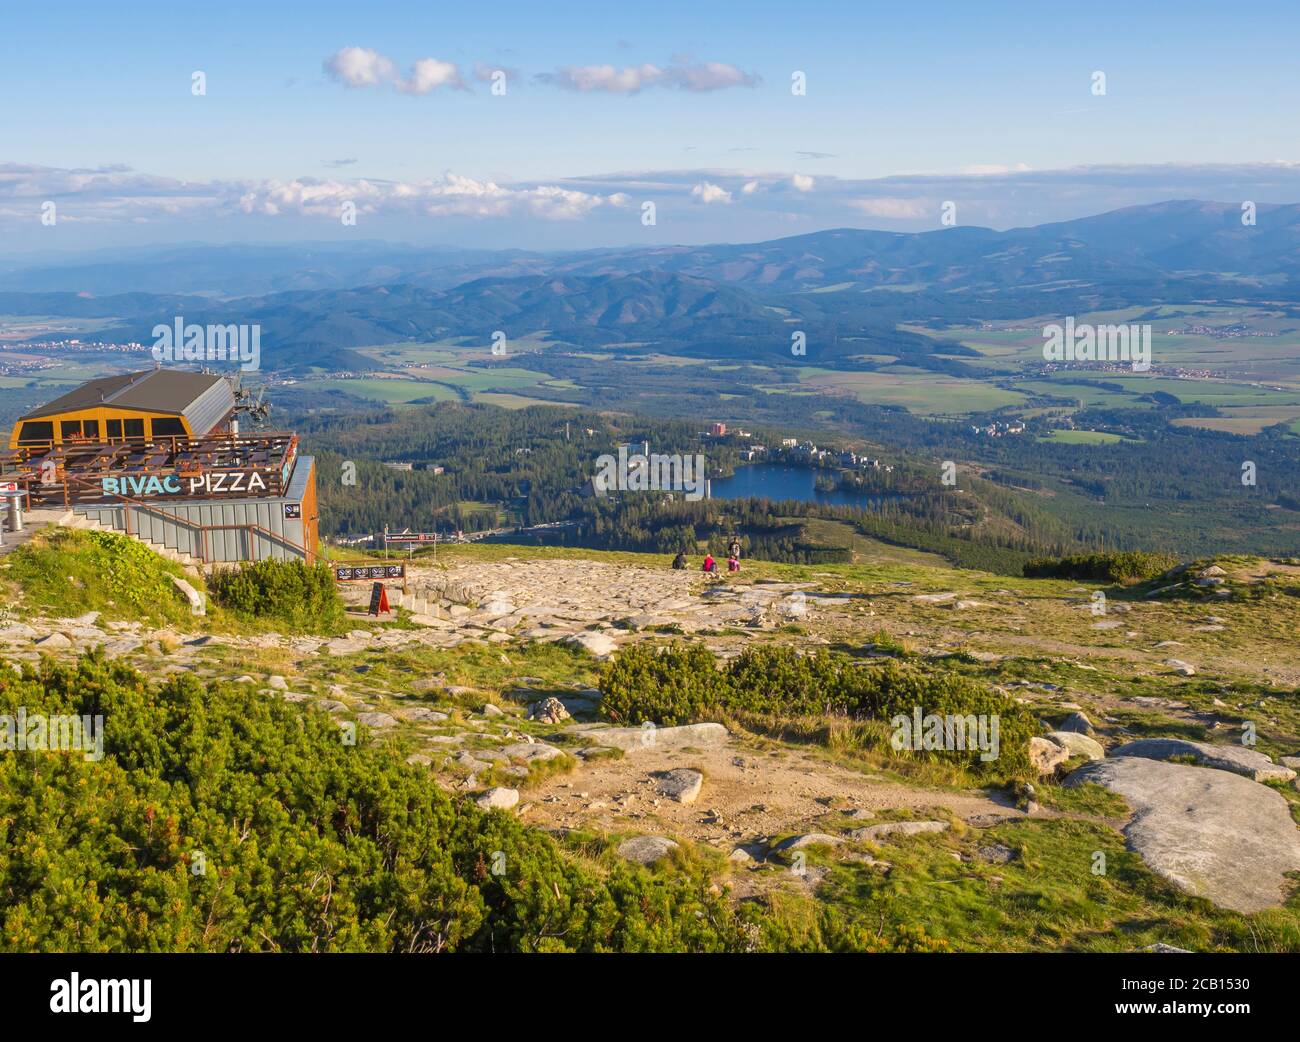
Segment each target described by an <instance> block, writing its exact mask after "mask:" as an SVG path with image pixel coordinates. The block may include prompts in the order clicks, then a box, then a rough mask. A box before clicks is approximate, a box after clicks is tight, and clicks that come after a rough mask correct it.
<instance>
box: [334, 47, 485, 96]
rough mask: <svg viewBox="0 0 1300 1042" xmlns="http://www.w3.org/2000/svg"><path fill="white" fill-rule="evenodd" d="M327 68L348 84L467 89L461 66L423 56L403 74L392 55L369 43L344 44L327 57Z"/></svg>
mask: <svg viewBox="0 0 1300 1042" xmlns="http://www.w3.org/2000/svg"><path fill="white" fill-rule="evenodd" d="M324 65H325V71H326V72H327V73H328V74H329V75H330V76H331V77H332V78H333V79H335V80H337V81H338V82H339V83H341V84H343V86H345V87H356V88H364V87H382V86H390V87H392V88H393V89H394V90H397V91H400V92H401V93H403V94H428V93H429V92H430V91H434V90H437V89H438V88H439V87H451V88H454V89H456V90H467V89H468V88H467V87H466V86H465V78H464V77H463V76H462V75H461V72H460V66H458V65H457V64H456V63H455V62H448V61H442V60H440V59H438V58H420V59H419V60H417V61H416V62H415V64H414V65H412V66H411V74H410V75H409V76H405V77H404V76H401V75H400V74H399V73H398V71H397V65H396V64H395V63H394V62H393V60H392V59H391V58H388V57H385V56H384V55H382V54H380V53H379V52H378V51H372V50H370V49H369V48H368V47H344V48H342V49H341V50H338V51H335V52H334V53H333V54H332V55H330V56H329V57H328V58H326V59H325V62H324Z"/></svg>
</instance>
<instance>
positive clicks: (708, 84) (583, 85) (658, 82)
mask: <svg viewBox="0 0 1300 1042" xmlns="http://www.w3.org/2000/svg"><path fill="white" fill-rule="evenodd" d="M537 79H538V80H539V81H541V82H542V83H550V84H553V85H554V86H557V87H563V88H564V89H566V90H573V91H580V92H583V93H604V94H638V93H640V92H641V91H643V90H645V89H647V88H649V87H667V88H675V89H677V90H687V91H693V92H695V93H703V92H706V91H714V90H725V89H726V88H728V87H754V86H757V85H758V84H759V83H761V82H762V80H761V79H760V77H759V76H757V75H756V74H754V73H749V72H744V71H743V70H741V69H739V68H737V67H736V66H734V65H728V64H727V63H726V62H693V61H690V60H685V61H679V62H675V63H673V64H671V65H665V66H659V65H652V64H650V63H649V62H646V63H643V64H641V65H626V66H623V67H622V68H617V67H615V66H613V65H565V66H562V67H561V68H559V69H556V70H555V71H554V72H544V73H539V74H538V76H537Z"/></svg>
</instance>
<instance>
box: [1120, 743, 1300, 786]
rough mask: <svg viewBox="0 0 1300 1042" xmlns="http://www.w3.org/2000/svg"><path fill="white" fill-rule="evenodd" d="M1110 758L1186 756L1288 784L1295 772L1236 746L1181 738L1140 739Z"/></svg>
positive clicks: (1253, 779)
mask: <svg viewBox="0 0 1300 1042" xmlns="http://www.w3.org/2000/svg"><path fill="white" fill-rule="evenodd" d="M1110 754H1111V756H1141V757H1142V758H1144V759H1147V760H1172V759H1174V757H1177V756H1190V757H1192V758H1194V759H1195V760H1196V762H1197V763H1198V764H1201V765H1203V766H1205V767H1213V768H1215V769H1216V770H1220V771H1232V772H1233V773H1234V774H1240V775H1242V776H1244V777H1246V778H1249V779H1251V780H1252V781H1257V782H1264V781H1290V780H1291V779H1292V778H1294V777H1295V776H1296V772H1295V771H1293V770H1291V768H1290V767H1283V766H1280V765H1279V764H1275V763H1274V762H1273V761H1272V760H1271V759H1270V758H1269V757H1267V756H1265V755H1264V754H1263V753H1257V752H1255V750H1254V749H1247V748H1245V747H1244V746H1237V745H1210V744H1208V743H1207V742H1189V741H1185V740H1184V739H1181V738H1143V739H1141V740H1140V741H1136V742H1128V743H1127V744H1125V745H1121V746H1119V748H1117V749H1112V750H1111V752H1110Z"/></svg>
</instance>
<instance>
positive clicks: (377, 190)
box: [239, 173, 629, 221]
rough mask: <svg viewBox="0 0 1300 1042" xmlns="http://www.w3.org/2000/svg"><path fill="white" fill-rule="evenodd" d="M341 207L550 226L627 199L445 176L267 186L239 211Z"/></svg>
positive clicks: (322, 213) (305, 212)
mask: <svg viewBox="0 0 1300 1042" xmlns="http://www.w3.org/2000/svg"><path fill="white" fill-rule="evenodd" d="M345 202H350V203H352V204H354V205H355V206H356V208H357V213H359V214H392V213H416V214H424V215H426V216H429V217H511V216H532V217H538V218H542V219H543V220H553V221H555V220H576V219H578V218H581V217H585V216H586V215H587V214H589V213H590V212H591V211H592V210H594V209H596V208H598V207H602V206H612V207H622V206H626V205H627V204H628V202H629V199H628V197H627V196H626V195H624V194H622V193H618V192H615V193H613V194H612V195H596V194H593V193H590V192H581V191H577V190H575V189H571V188H563V187H560V186H558V185H534V186H532V187H511V186H503V185H499V184H497V183H496V182H495V181H479V180H477V179H475V178H472V177H466V176H464V175H463V174H456V173H448V174H446V175H445V176H444V177H443V178H442V179H441V180H437V181H369V180H364V179H363V180H357V181H322V180H317V179H315V178H298V179H295V180H293V181H267V182H264V183H262V184H259V185H257V186H255V187H252V188H250V189H249V190H247V191H245V192H244V193H243V194H242V195H241V196H240V198H239V209H240V210H242V211H243V212H244V213H246V214H258V215H262V216H267V217H276V216H279V215H281V214H289V213H291V214H298V215H300V216H306V217H331V218H335V217H337V216H338V214H339V211H340V208H341V206H342V205H343V203H345Z"/></svg>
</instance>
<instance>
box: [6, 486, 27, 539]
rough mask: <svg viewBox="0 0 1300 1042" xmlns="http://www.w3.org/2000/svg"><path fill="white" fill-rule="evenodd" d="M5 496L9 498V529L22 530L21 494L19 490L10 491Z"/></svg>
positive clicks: (12, 530)
mask: <svg viewBox="0 0 1300 1042" xmlns="http://www.w3.org/2000/svg"><path fill="white" fill-rule="evenodd" d="M5 498H6V499H8V500H9V510H8V520H9V531H11V532H21V531H22V530H23V494H22V493H21V492H10V493H9V494H8V495H7V496H6V497H5Z"/></svg>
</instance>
